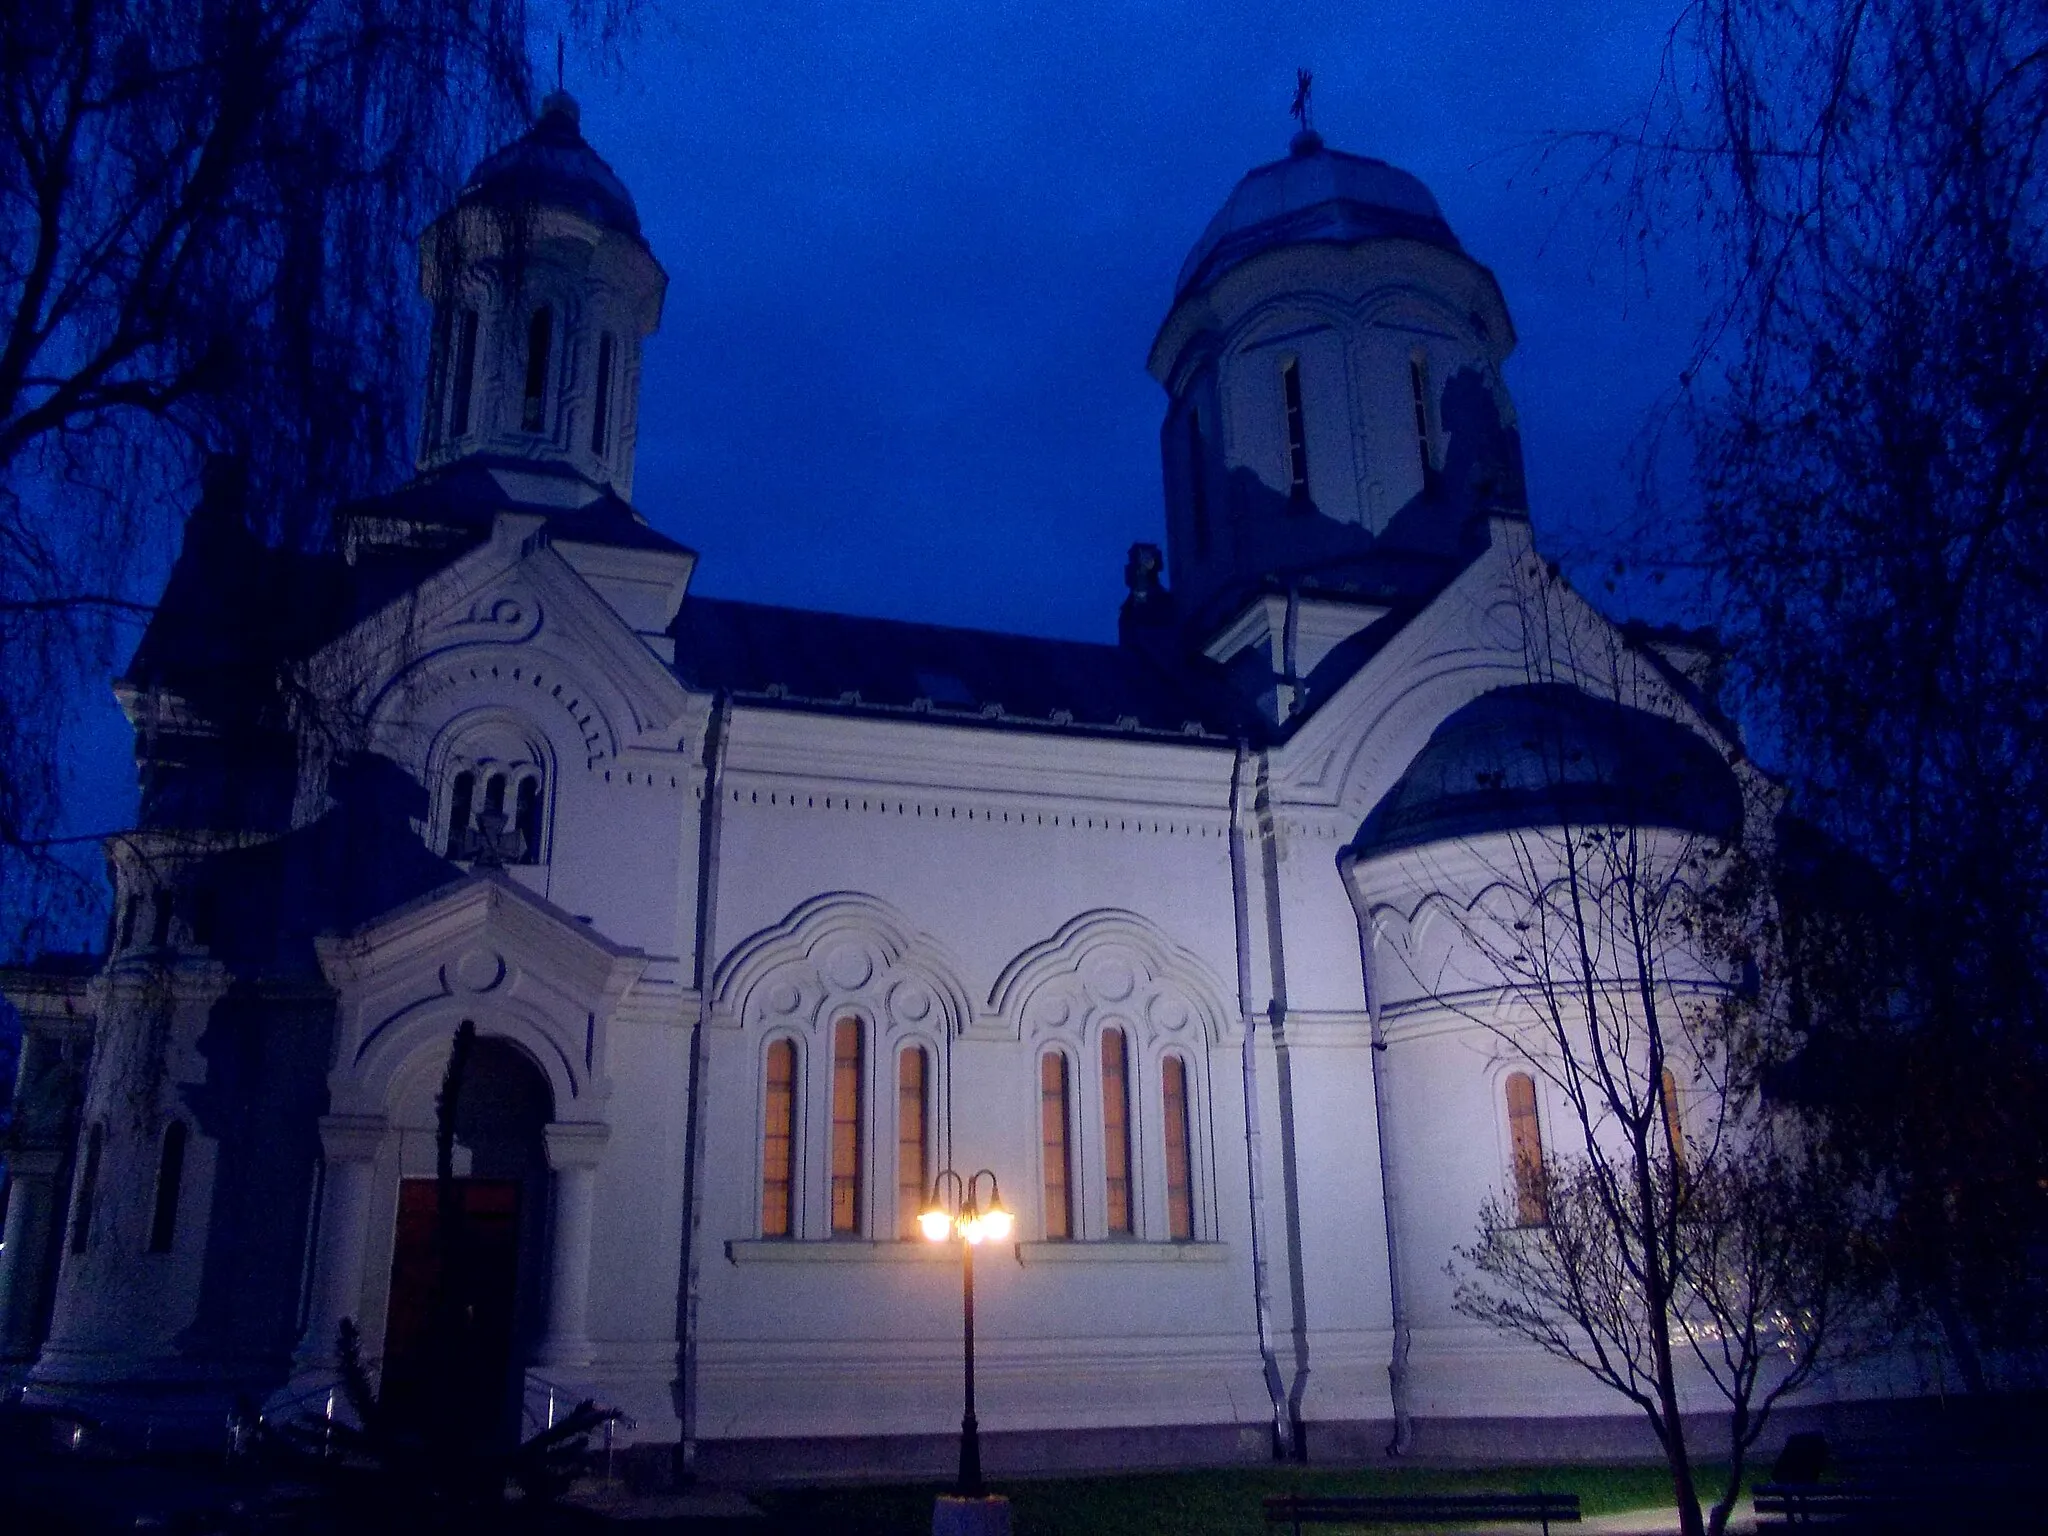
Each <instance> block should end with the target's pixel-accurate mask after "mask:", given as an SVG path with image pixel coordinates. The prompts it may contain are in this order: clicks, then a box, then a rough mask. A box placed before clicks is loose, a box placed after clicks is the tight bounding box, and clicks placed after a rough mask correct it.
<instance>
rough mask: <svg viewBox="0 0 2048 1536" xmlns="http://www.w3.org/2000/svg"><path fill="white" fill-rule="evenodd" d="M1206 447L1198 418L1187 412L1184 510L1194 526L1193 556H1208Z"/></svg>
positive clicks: (1201, 557) (1194, 413)
mask: <svg viewBox="0 0 2048 1536" xmlns="http://www.w3.org/2000/svg"><path fill="white" fill-rule="evenodd" d="M1208 459H1209V454H1208V450H1207V448H1206V447H1205V445H1204V444H1203V442H1202V418H1201V416H1200V415H1199V414H1197V413H1196V412H1194V411H1189V412H1188V512H1189V515H1190V517H1191V519H1192V520H1193V522H1194V525H1195V558H1196V559H1197V560H1206V559H1208V558H1209V474H1208Z"/></svg>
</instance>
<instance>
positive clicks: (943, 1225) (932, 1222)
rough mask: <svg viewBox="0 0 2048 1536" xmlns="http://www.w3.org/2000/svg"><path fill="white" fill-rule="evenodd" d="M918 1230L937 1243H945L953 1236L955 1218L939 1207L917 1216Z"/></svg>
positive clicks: (919, 1213) (921, 1212)
mask: <svg viewBox="0 0 2048 1536" xmlns="http://www.w3.org/2000/svg"><path fill="white" fill-rule="evenodd" d="M917 1227H918V1230H919V1231H920V1232H922V1233H924V1235H925V1236H926V1237H927V1238H929V1239H930V1240H931V1241H933V1242H935V1243H943V1242H944V1241H945V1240H946V1239H947V1238H949V1237H951V1236H952V1235H953V1218H952V1217H950V1216H948V1215H947V1214H946V1213H945V1212H944V1211H942V1210H940V1209H939V1208H938V1207H937V1206H933V1207H932V1208H931V1209H930V1210H926V1211H920V1212H918V1214H917Z"/></svg>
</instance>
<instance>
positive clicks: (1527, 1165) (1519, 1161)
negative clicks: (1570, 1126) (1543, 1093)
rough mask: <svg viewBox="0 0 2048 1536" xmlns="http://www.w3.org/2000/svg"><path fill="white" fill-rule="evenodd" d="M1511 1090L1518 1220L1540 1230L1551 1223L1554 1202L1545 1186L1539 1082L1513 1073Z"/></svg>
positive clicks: (1510, 1137) (1511, 1141)
mask: <svg viewBox="0 0 2048 1536" xmlns="http://www.w3.org/2000/svg"><path fill="white" fill-rule="evenodd" d="M1507 1091H1508V1143H1509V1146H1510V1148H1511V1149H1512V1155H1513V1157H1514V1164H1515V1220H1516V1221H1517V1222H1518V1223H1519V1224H1520V1225H1522V1226H1525V1227H1540V1226H1543V1225H1544V1224H1546V1223H1547V1222H1548V1221H1549V1220H1550V1202H1549V1199H1548V1194H1547V1191H1546V1189H1545V1187H1544V1173H1543V1128H1542V1126H1541V1125H1540V1124H1538V1123H1537V1119H1536V1079H1535V1078H1533V1077H1531V1076H1530V1075H1529V1074H1528V1073H1526V1072H1510V1073H1509V1074H1508V1083H1507Z"/></svg>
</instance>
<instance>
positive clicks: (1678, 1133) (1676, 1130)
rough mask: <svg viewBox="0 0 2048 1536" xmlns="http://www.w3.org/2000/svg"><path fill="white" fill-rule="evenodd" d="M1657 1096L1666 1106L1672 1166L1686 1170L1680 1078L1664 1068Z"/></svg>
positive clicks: (1665, 1120)
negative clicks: (1679, 1104)
mask: <svg viewBox="0 0 2048 1536" xmlns="http://www.w3.org/2000/svg"><path fill="white" fill-rule="evenodd" d="M1657 1097H1658V1099H1659V1100H1660V1101H1661V1103H1662V1104H1663V1108H1664V1134H1665V1135H1666V1136H1668V1137H1670V1138H1671V1166H1672V1167H1673V1168H1675V1169H1677V1170H1678V1172H1680V1173H1683V1172H1685V1124H1684V1122H1683V1121H1681V1120H1680V1119H1679V1118H1678V1079H1677V1078H1675V1077H1673V1076H1672V1075H1671V1069H1670V1068H1669V1067H1666V1068H1665V1069H1664V1075H1663V1078H1662V1079H1661V1080H1660V1081H1659V1082H1658V1084H1657Z"/></svg>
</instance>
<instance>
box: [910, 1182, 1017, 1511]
mask: <svg viewBox="0 0 2048 1536" xmlns="http://www.w3.org/2000/svg"><path fill="white" fill-rule="evenodd" d="M983 1179H986V1180H988V1203H987V1204H985V1205H984V1204H983V1203H982V1202H981V1199H980V1190H981V1181H982V1180H983ZM948 1191H950V1195H951V1198H950V1203H949V1200H948ZM1012 1222H1013V1218H1012V1217H1011V1215H1010V1213H1009V1212H1008V1211H1007V1210H1005V1209H1004V1208H1003V1199H1002V1191H1001V1189H1000V1188H998V1187H997V1184H996V1176H995V1174H993V1173H992V1172H990V1171H989V1170H988V1169H986V1168H984V1169H982V1170H981V1171H980V1172H978V1173H976V1174H974V1175H973V1176H972V1177H970V1178H966V1179H963V1178H961V1177H960V1175H959V1174H958V1173H956V1172H954V1171H953V1170H952V1169H951V1168H946V1169H943V1170H941V1171H940V1173H939V1176H938V1177H937V1178H935V1179H933V1180H932V1197H931V1200H930V1202H929V1203H927V1204H926V1206H925V1208H924V1210H923V1211H922V1212H920V1213H919V1215H918V1218H917V1225H918V1227H919V1229H920V1230H921V1231H922V1232H923V1233H924V1235H925V1236H926V1237H927V1238H929V1239H930V1240H931V1241H932V1242H935V1243H943V1242H944V1241H946V1239H947V1238H949V1237H951V1236H953V1235H954V1234H956V1233H957V1234H958V1235H959V1238H960V1309H961V1316H962V1319H963V1323H964V1326H963V1329H962V1336H963V1337H964V1339H965V1341H966V1344H965V1350H966V1362H967V1371H966V1377H967V1409H966V1412H965V1413H963V1414H962V1415H961V1416H960V1490H959V1491H960V1497H961V1498H963V1499H979V1498H981V1497H982V1496H983V1493H982V1486H981V1426H980V1424H979V1423H977V1422H976V1420H975V1417H974V1250H975V1248H976V1247H977V1246H978V1245H980V1244H982V1243H985V1242H988V1243H999V1242H1001V1241H1002V1240H1003V1239H1004V1238H1006V1237H1008V1236H1009V1235H1010V1228H1011V1225H1012Z"/></svg>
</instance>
